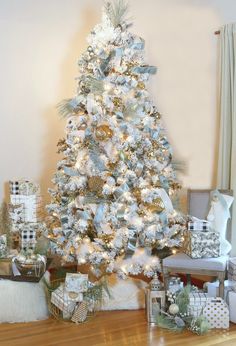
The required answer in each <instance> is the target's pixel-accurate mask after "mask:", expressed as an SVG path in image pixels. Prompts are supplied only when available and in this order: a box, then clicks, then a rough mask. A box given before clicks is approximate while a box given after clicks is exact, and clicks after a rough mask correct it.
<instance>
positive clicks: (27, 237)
mask: <svg viewBox="0 0 236 346" xmlns="http://www.w3.org/2000/svg"><path fill="white" fill-rule="evenodd" d="M35 244H36V229H35V228H34V227H31V225H30V224H26V225H25V226H24V228H23V229H22V230H21V231H20V245H21V249H22V250H29V249H31V250H33V249H34V248H35Z"/></svg>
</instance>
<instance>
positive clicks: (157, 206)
mask: <svg viewBox="0 0 236 346" xmlns="http://www.w3.org/2000/svg"><path fill="white" fill-rule="evenodd" d="M145 206H146V207H147V209H148V210H149V211H150V212H152V213H161V212H162V211H163V210H164V209H165V206H164V203H163V201H162V199H161V198H155V199H154V200H153V201H152V202H151V203H145Z"/></svg>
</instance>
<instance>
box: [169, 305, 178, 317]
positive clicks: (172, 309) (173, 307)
mask: <svg viewBox="0 0 236 346" xmlns="http://www.w3.org/2000/svg"><path fill="white" fill-rule="evenodd" d="M178 312H179V307H178V305H177V304H171V305H170V306H169V313H170V314H171V315H176V314H177V313H178Z"/></svg>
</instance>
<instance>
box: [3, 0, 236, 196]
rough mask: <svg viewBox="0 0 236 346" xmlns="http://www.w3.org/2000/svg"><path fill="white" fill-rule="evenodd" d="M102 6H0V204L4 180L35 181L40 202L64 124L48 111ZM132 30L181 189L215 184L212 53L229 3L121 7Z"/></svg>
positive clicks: (67, 89) (206, 0)
mask: <svg viewBox="0 0 236 346" xmlns="http://www.w3.org/2000/svg"><path fill="white" fill-rule="evenodd" d="M102 2H103V1H102V0H41V1H36V0H20V1H19V0H0V52H1V53H0V76H1V77H0V78H1V79H0V80H1V83H0V117H1V118H0V119H1V126H0V162H1V170H0V172H1V173H0V199H2V197H3V196H4V195H5V196H6V191H5V187H6V182H7V181H8V180H9V179H13V178H18V177H27V178H29V179H33V180H36V181H39V182H40V183H41V184H42V188H43V192H44V194H45V195H46V191H47V188H48V186H49V185H50V179H51V177H52V174H53V172H54V170H55V167H56V162H57V160H58V159H59V156H58V155H57V154H56V143H57V141H58V139H59V138H60V137H62V136H63V127H64V121H62V120H60V119H59V117H58V115H57V111H56V108H55V107H56V104H57V103H58V102H59V101H60V100H61V99H63V98H67V97H71V96H72V95H73V93H74V91H75V90H76V82H75V80H74V78H75V77H76V75H77V65H76V62H77V58H78V57H79V56H80V54H81V53H82V51H83V50H84V49H85V48H86V46H87V44H86V36H87V35H88V33H89V31H90V30H91V29H92V28H93V26H94V25H95V24H96V23H97V22H98V21H99V20H100V11H101V6H102ZM130 10H131V11H130V13H131V16H132V18H133V19H134V26H133V29H132V30H133V31H134V32H136V33H137V34H139V35H140V36H142V37H143V38H144V39H145V40H146V50H147V58H148V62H149V63H150V64H154V65H157V66H158V73H157V75H156V76H155V77H153V79H152V82H151V85H150V90H151V92H152V95H153V97H154V99H155V101H156V104H157V106H158V107H159V109H160V111H161V112H162V113H163V114H164V119H165V123H166V127H167V130H168V135H169V138H170V140H171V143H172V146H173V148H174V151H175V153H176V156H177V158H179V159H182V160H184V161H186V164H187V166H188V169H187V172H186V175H185V176H183V177H182V179H183V184H184V186H185V187H194V188H208V187H209V188H210V187H212V186H213V185H214V184H215V169H216V155H217V143H218V140H217V137H218V126H219V121H218V116H217V109H216V103H217V56H218V44H217V42H218V39H219V38H218V37H217V36H215V35H214V34H213V33H214V31H215V30H217V29H218V28H219V27H220V26H221V25H223V24H225V23H228V22H231V21H236V1H234V0H215V1H213V0H198V1H197V0H146V1H143V0H130Z"/></svg>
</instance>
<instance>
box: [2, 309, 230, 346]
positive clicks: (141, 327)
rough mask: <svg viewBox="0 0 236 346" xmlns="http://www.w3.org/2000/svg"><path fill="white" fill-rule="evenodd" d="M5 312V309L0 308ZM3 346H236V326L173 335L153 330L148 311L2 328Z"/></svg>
mask: <svg viewBox="0 0 236 346" xmlns="http://www.w3.org/2000/svg"><path fill="white" fill-rule="evenodd" d="M0 308H1V307H0ZM0 345H1V346H29V345H30V346H38V345H40V346H48V345H55V346H70V345H77V346H95V345H98V346H99V345H111V346H122V345H127V346H128V345H129V346H141V345H142V346H145V345H149V346H166V345H172V346H179V345H180V346H184V345H189V346H195V345H196V346H213V345H214V346H215V345H218V346H223V345H229V346H235V345H236V324H235V325H234V324H232V325H231V326H230V329H229V330H212V331H211V332H209V333H208V334H207V335H205V336H197V335H194V334H192V333H191V332H189V331H186V332H183V333H173V332H170V331H166V330H163V329H159V328H158V327H150V326H149V325H148V324H147V323H146V320H145V316H144V311H143V310H138V311H113V312H99V313H98V314H97V315H96V316H95V317H94V318H93V319H92V320H90V321H89V322H87V323H84V324H80V325H75V324H73V323H65V322H58V321H56V320H54V319H49V320H46V321H40V322H33V323H17V324H1V325H0Z"/></svg>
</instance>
